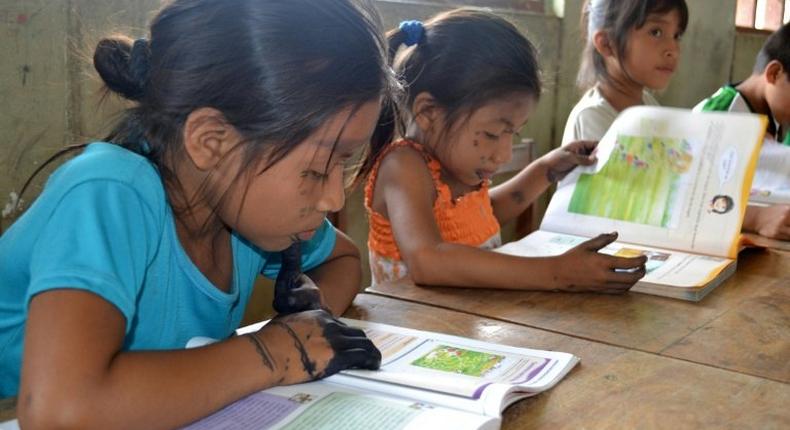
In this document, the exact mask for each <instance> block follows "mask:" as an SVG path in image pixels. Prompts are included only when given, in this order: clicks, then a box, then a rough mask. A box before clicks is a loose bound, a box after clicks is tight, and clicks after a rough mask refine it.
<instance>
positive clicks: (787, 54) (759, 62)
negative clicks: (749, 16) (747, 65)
mask: <svg viewBox="0 0 790 430" xmlns="http://www.w3.org/2000/svg"><path fill="white" fill-rule="evenodd" d="M774 60H776V61H778V62H780V63H782V67H783V68H784V69H785V73H786V74H787V75H788V78H790V22H788V23H786V24H785V25H783V26H781V27H779V29H778V30H776V31H775V32H773V34H771V35H770V36H769V37H768V39H767V40H766V41H765V44H763V47H762V48H761V49H760V52H758V53H757V59H756V60H755V62H754V73H756V74H757V73H762V72H764V71H765V68H766V67H768V63H770V62H771V61H774Z"/></svg>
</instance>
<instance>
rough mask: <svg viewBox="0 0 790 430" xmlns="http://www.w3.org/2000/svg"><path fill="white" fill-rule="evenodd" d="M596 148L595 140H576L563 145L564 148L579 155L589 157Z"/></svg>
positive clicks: (596, 142)
mask: <svg viewBox="0 0 790 430" xmlns="http://www.w3.org/2000/svg"><path fill="white" fill-rule="evenodd" d="M597 146H598V141H597V140H577V141H574V142H571V143H569V144H568V145H565V148H566V149H568V150H569V151H570V152H574V153H576V154H579V155H591V154H592V153H593V151H594V150H595V148H596V147H597Z"/></svg>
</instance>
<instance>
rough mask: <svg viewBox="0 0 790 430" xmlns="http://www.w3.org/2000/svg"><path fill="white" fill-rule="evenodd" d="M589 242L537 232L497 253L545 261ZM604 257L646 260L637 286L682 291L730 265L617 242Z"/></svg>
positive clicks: (724, 261)
mask: <svg viewBox="0 0 790 430" xmlns="http://www.w3.org/2000/svg"><path fill="white" fill-rule="evenodd" d="M585 240H588V238H586V237H581V236H573V235H567V234H562V233H553V232H547V231H542V230H538V231H536V232H533V233H531V234H529V235H528V236H526V237H524V238H523V239H521V240H518V241H516V242H510V243H507V244H505V245H503V246H501V247H499V248H497V249H496V250H495V251H496V252H501V253H503V254H511V255H519V256H523V257H545V256H552V255H560V254H562V253H564V252H566V251H568V250H569V249H571V248H573V247H574V246H576V245H579V244H580V243H582V242H584V241H585ZM600 252H601V253H603V254H609V255H617V256H621V257H638V256H640V255H645V256H647V258H648V260H647V263H646V264H645V268H646V270H647V273H646V274H645V276H644V278H642V279H641V280H640V281H639V282H640V283H653V284H664V285H671V286H673V287H681V288H697V287H701V286H704V285H705V284H707V283H708V282H709V281H710V280H711V279H713V278H715V277H716V276H717V275H718V274H719V273H720V272H721V271H722V270H724V269H725V268H726V267H727V265H728V264H729V263H730V262H731V261H732V260H729V259H726V258H722V257H713V256H708V255H700V254H688V253H685V252H680V251H674V250H666V249H659V248H652V247H646V246H641V245H632V244H626V243H623V242H620V241H617V242H613V243H610V244H609V245H607V246H606V247H605V248H603V249H601V251H600Z"/></svg>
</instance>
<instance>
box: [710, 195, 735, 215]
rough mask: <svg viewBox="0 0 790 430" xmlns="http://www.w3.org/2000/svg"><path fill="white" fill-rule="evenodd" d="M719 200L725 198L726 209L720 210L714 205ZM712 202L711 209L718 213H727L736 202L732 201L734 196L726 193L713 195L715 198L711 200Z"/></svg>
mask: <svg viewBox="0 0 790 430" xmlns="http://www.w3.org/2000/svg"><path fill="white" fill-rule="evenodd" d="M717 200H724V206H725V207H724V209H722V210H718V209H716V208H715V207H714V206H713V204H714V203H716V201H717ZM710 204H711V209H710V210H711V211H712V212H715V213H717V214H726V213H727V212H729V211H730V210H732V207H733V206H735V202H733V201H732V197H730V196H727V195H724V194H717V195H715V196H713V198H712V199H711V200H710Z"/></svg>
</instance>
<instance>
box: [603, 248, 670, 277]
mask: <svg viewBox="0 0 790 430" xmlns="http://www.w3.org/2000/svg"><path fill="white" fill-rule="evenodd" d="M614 255H616V256H618V257H639V256H640V255H644V256H647V263H645V271H646V272H647V273H650V272H652V271H654V270H656V269H658V268H659V267H661V266H662V265H663V264H664V263H665V262H666V261H667V260H668V259H669V256H670V254H668V253H666V252H658V251H648V250H646V249H634V248H620V249H619V250H618V251H617V252H615V253H614Z"/></svg>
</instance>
